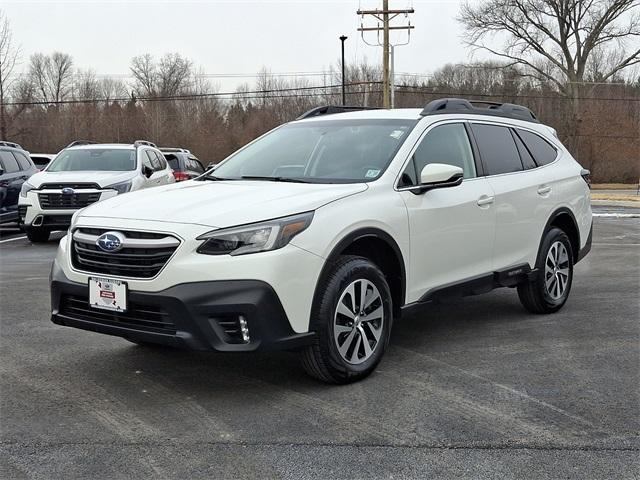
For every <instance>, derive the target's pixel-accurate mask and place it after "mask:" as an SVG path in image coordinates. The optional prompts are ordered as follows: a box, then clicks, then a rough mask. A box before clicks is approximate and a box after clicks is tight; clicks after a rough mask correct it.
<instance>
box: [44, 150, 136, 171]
mask: <svg viewBox="0 0 640 480" xmlns="http://www.w3.org/2000/svg"><path fill="white" fill-rule="evenodd" d="M135 168H136V151H135V150H133V149H125V148H117V149H116V148H114V149H110V148H78V149H73V148H71V149H69V150H63V151H62V152H61V153H60V154H59V155H58V156H57V157H56V158H55V159H54V160H52V161H51V163H50V164H49V166H48V167H47V172H80V171H91V172H124V171H130V170H135Z"/></svg>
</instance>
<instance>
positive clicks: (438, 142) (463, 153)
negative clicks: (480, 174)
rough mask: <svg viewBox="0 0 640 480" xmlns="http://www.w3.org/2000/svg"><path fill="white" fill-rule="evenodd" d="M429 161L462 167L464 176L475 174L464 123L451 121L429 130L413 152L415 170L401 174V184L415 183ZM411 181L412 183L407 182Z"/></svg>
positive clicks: (469, 176)
mask: <svg viewBox="0 0 640 480" xmlns="http://www.w3.org/2000/svg"><path fill="white" fill-rule="evenodd" d="M430 163H446V164H448V165H455V166H456V167H460V168H462V170H463V172H464V178H473V177H475V176H476V166H475V164H474V162H473V151H472V150H471V144H470V143H469V137H468V136H467V131H466V130H465V128H464V125H463V124H461V123H451V124H448V125H442V126H440V127H436V128H434V129H433V130H431V131H430V132H429V133H427V135H426V136H425V137H424V139H423V140H422V142H421V143H420V145H419V146H418V148H417V150H416V151H415V153H414V154H413V166H411V165H410V168H409V169H408V170H411V169H412V168H413V169H415V171H413V172H411V171H408V172H406V175H407V176H406V177H405V176H404V175H403V177H402V184H403V185H415V184H417V182H416V179H417V178H419V176H420V172H422V169H423V168H424V167H425V165H428V164H430ZM409 181H411V182H412V183H407V182H409Z"/></svg>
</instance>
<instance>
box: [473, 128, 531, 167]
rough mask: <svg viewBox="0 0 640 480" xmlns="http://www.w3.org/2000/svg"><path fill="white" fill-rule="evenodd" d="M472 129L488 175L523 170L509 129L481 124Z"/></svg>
mask: <svg viewBox="0 0 640 480" xmlns="http://www.w3.org/2000/svg"><path fill="white" fill-rule="evenodd" d="M471 128H472V129H473V134H474V136H475V137H476V142H477V143H478V149H479V150H480V155H481V156H482V163H483V164H484V167H485V170H486V174H487V175H498V174H500V173H509V172H518V171H520V170H522V162H521V161H520V155H519V154H518V149H517V148H516V143H515V141H514V140H513V137H512V136H511V132H510V131H509V129H508V128H506V127H499V126H497V125H485V124H479V123H474V124H472V126H471Z"/></svg>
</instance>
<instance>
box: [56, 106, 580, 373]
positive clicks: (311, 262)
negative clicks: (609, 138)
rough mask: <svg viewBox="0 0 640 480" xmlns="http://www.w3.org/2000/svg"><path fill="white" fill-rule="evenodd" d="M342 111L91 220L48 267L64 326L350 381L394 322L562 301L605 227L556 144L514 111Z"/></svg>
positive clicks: (523, 112)
mask: <svg viewBox="0 0 640 480" xmlns="http://www.w3.org/2000/svg"><path fill="white" fill-rule="evenodd" d="M341 110H343V109H341V108H337V107H332V108H328V107H323V108H319V109H315V110H312V111H311V112H308V113H307V114H305V115H303V116H302V117H300V118H299V119H298V120H297V121H293V122H291V123H288V124H285V125H283V126H280V127H278V128H276V129H274V130H273V131H271V132H269V133H267V134H265V135H264V136H262V137H260V138H258V139H257V140H254V141H253V142H251V143H249V144H248V145H246V146H245V147H243V148H241V149H240V150H238V151H237V152H235V153H234V154H232V155H231V156H229V157H228V158H227V159H225V160H224V161H223V162H222V163H220V164H219V165H218V166H217V167H216V168H215V170H212V171H208V172H207V173H206V174H204V175H203V176H201V177H199V178H198V179H196V180H190V181H188V182H181V183H180V184H175V185H171V186H167V187H162V188H158V189H154V190H152V191H141V192H136V193H134V194H131V195H128V196H127V197H128V198H126V199H125V198H113V199H110V200H107V201H105V202H101V203H100V204H97V205H92V206H90V207H88V208H86V209H84V210H82V211H81V212H80V213H79V214H78V215H76V217H75V218H74V220H73V223H72V225H71V228H70V230H69V234H68V235H67V238H66V239H63V240H62V241H61V242H60V247H59V250H58V254H57V256H56V259H55V262H54V264H53V267H52V268H53V270H52V274H51V298H52V317H51V318H52V321H53V322H54V323H56V324H59V325H67V326H70V327H77V328H82V329H86V330H92V331H96V332H101V333H106V334H110V335H117V336H121V337H124V338H126V339H128V340H131V341H133V342H136V343H154V344H164V345H170V346H180V347H188V348H191V349H196V350H217V351H225V352H229V351H235V352H240V351H243V352H246V351H252V350H257V349H266V348H280V349H296V350H299V351H300V352H301V357H302V364H303V366H304V367H305V369H306V370H307V372H308V373H310V374H311V375H312V376H314V377H317V378H319V379H321V380H323V381H326V382H333V383H347V382H351V381H355V380H359V379H361V378H363V377H365V376H366V375H368V374H369V373H370V372H372V371H373V370H374V369H375V367H376V365H377V364H378V362H379V361H380V359H381V358H382V356H383V354H384V351H385V349H386V348H387V345H388V343H389V335H390V332H391V327H392V324H393V322H394V320H396V319H398V318H399V317H400V316H401V315H404V314H406V313H407V312H411V311H414V310H417V309H419V308H420V307H422V306H424V305H425V304H428V303H429V302H432V301H434V300H437V299H441V298H446V297H456V296H460V295H471V294H477V293H484V292H487V291H489V290H491V289H492V288H496V287H516V288H517V291H518V295H519V297H520V300H521V302H522V304H523V305H524V307H525V308H526V309H527V310H529V311H530V312H535V313H553V312H557V311H558V310H559V309H560V308H561V307H562V306H563V305H564V304H565V302H566V300H567V298H568V296H569V291H570V289H571V282H572V278H573V266H574V264H575V263H576V262H578V261H579V260H580V259H581V258H583V257H584V256H585V255H586V254H587V252H588V251H589V249H590V246H591V228H592V219H591V206H590V201H589V187H588V185H587V182H586V181H585V178H584V177H586V175H587V172H586V171H585V170H583V169H582V167H581V166H580V165H579V164H578V163H577V162H576V161H575V160H574V159H573V158H572V157H571V155H570V154H569V152H568V151H567V150H566V148H565V147H564V146H563V145H562V144H561V143H560V141H559V140H558V138H557V137H556V136H555V135H554V130H553V129H551V128H550V127H547V126H545V125H542V124H541V123H539V122H538V121H537V120H536V118H535V116H534V115H533V114H532V113H531V112H530V111H529V110H528V109H526V108H524V107H521V106H518V105H513V104H502V105H491V107H490V108H482V107H479V106H476V105H474V104H472V103H471V102H469V101H466V100H457V99H443V100H437V101H434V102H431V103H429V104H428V105H427V106H426V107H425V108H424V109H422V110H421V109H399V110H363V111H348V112H345V113H336V112H340V111H341ZM132 204H135V205H136V208H131V205H132ZM214 207H215V208H214Z"/></svg>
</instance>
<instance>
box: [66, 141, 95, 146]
mask: <svg viewBox="0 0 640 480" xmlns="http://www.w3.org/2000/svg"><path fill="white" fill-rule="evenodd" d="M97 143H98V142H94V141H92V140H76V141H74V142H71V143H70V144H69V145H67V146H66V147H64V148H69V147H77V146H78V145H95V144H97Z"/></svg>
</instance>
